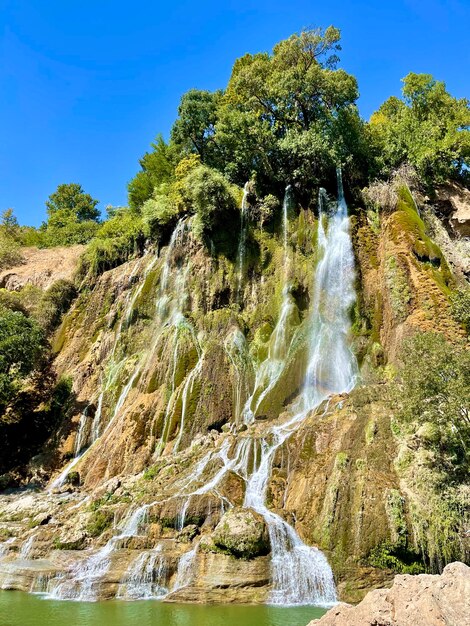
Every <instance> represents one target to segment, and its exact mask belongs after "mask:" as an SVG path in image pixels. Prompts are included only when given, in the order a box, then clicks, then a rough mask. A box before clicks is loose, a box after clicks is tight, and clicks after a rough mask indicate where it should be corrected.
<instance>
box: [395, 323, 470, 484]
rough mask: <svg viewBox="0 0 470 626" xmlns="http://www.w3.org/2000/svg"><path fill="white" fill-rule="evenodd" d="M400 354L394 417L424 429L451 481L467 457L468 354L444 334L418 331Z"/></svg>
mask: <svg viewBox="0 0 470 626" xmlns="http://www.w3.org/2000/svg"><path fill="white" fill-rule="evenodd" d="M402 359H403V368H402V369H401V372H400V378H401V383H400V384H399V385H398V386H397V389H396V394H395V396H396V397H395V400H396V403H397V414H396V417H397V420H398V421H401V422H402V423H404V424H408V425H410V427H411V428H412V429H413V430H414V431H417V433H418V434H419V433H420V432H422V433H423V436H422V438H421V439H422V443H423V445H424V446H426V447H428V448H431V449H432V450H433V452H434V455H432V459H433V461H432V463H433V464H435V463H436V462H437V464H438V467H439V469H440V470H441V471H443V472H444V473H445V475H446V476H447V479H448V480H449V481H450V482H455V481H459V480H461V479H462V478H464V477H465V476H467V472H468V470H469V460H470V459H469V453H470V353H469V351H468V350H467V349H466V346H465V345H464V344H462V345H459V344H451V343H449V342H447V341H446V339H445V337H444V336H443V335H439V334H435V333H419V334H416V335H415V336H414V337H412V338H411V339H410V340H408V341H407V342H406V343H405V344H404V347H403V352H402ZM423 363H425V364H426V367H423ZM421 429H422V430H421Z"/></svg>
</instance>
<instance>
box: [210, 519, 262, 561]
mask: <svg viewBox="0 0 470 626" xmlns="http://www.w3.org/2000/svg"><path fill="white" fill-rule="evenodd" d="M212 540H213V542H214V545H215V546H216V548H218V549H220V550H223V551H224V552H227V553H229V554H231V555H232V556H235V557H237V558H242V559H251V558H254V557H256V556H263V555H266V554H268V553H269V551H270V545H269V534H268V529H267V526H266V522H265V520H264V518H263V516H262V515H260V514H259V513H257V512H256V511H254V510H253V509H243V508H240V507H234V508H233V509H230V510H229V511H228V512H227V513H225V515H224V516H223V517H222V519H221V520H220V522H219V523H218V524H217V526H216V528H215V530H214V532H213V533H212Z"/></svg>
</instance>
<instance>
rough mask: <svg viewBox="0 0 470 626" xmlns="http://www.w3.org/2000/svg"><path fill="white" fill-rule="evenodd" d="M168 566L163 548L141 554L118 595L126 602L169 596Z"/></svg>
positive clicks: (131, 567)
mask: <svg viewBox="0 0 470 626" xmlns="http://www.w3.org/2000/svg"><path fill="white" fill-rule="evenodd" d="M167 579H168V564H167V561H166V558H165V556H164V555H163V554H162V548H161V546H157V547H156V548H155V549H154V550H146V551H145V552H141V554H139V556H138V557H137V558H136V559H135V560H134V561H133V562H132V563H131V565H130V567H129V569H128V570H127V572H126V574H125V576H124V578H123V580H122V581H121V583H120V585H119V589H118V593H117V595H116V597H117V598H125V599H126V600H148V599H160V598H163V597H165V596H166V595H167V593H168V588H167Z"/></svg>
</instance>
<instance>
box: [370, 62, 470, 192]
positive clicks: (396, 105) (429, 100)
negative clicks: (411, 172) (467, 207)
mask: <svg viewBox="0 0 470 626" xmlns="http://www.w3.org/2000/svg"><path fill="white" fill-rule="evenodd" d="M402 93H403V99H400V98H396V97H395V96H392V97H391V98H389V99H388V100H386V101H385V102H384V103H383V104H382V106H381V107H380V108H379V110H378V111H377V112H376V113H374V114H373V115H372V117H371V120H370V129H371V134H372V137H373V139H374V143H375V145H376V146H377V147H378V148H379V151H380V157H381V160H382V167H383V173H384V174H388V173H390V171H391V170H392V169H394V168H396V167H398V166H400V165H401V164H402V163H410V164H411V165H413V166H414V167H415V168H416V170H417V171H418V174H419V175H420V176H421V178H422V180H423V181H425V182H427V183H428V184H432V183H436V182H438V183H439V182H443V181H445V180H448V179H449V178H460V179H465V178H466V177H467V176H468V169H469V167H470V105H469V101H468V100H467V99H466V98H460V99H458V98H454V97H453V96H451V95H450V94H449V92H448V91H447V89H446V86H445V83H443V82H442V81H436V80H435V79H434V78H433V77H432V76H431V75H430V74H414V73H410V74H408V75H407V76H406V77H405V78H404V79H403V89H402Z"/></svg>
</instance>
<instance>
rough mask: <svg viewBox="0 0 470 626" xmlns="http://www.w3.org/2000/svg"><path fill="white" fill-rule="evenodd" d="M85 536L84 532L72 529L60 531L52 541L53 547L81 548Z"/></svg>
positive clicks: (85, 538) (65, 548) (59, 548)
mask: <svg viewBox="0 0 470 626" xmlns="http://www.w3.org/2000/svg"><path fill="white" fill-rule="evenodd" d="M87 537H88V535H87V533H86V532H84V531H82V530H76V529H72V530H70V531H68V532H65V533H62V534H61V535H60V536H59V537H58V538H57V539H56V540H55V541H54V547H55V548H57V549H58V550H82V549H83V548H84V547H85V543H86V540H87Z"/></svg>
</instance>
